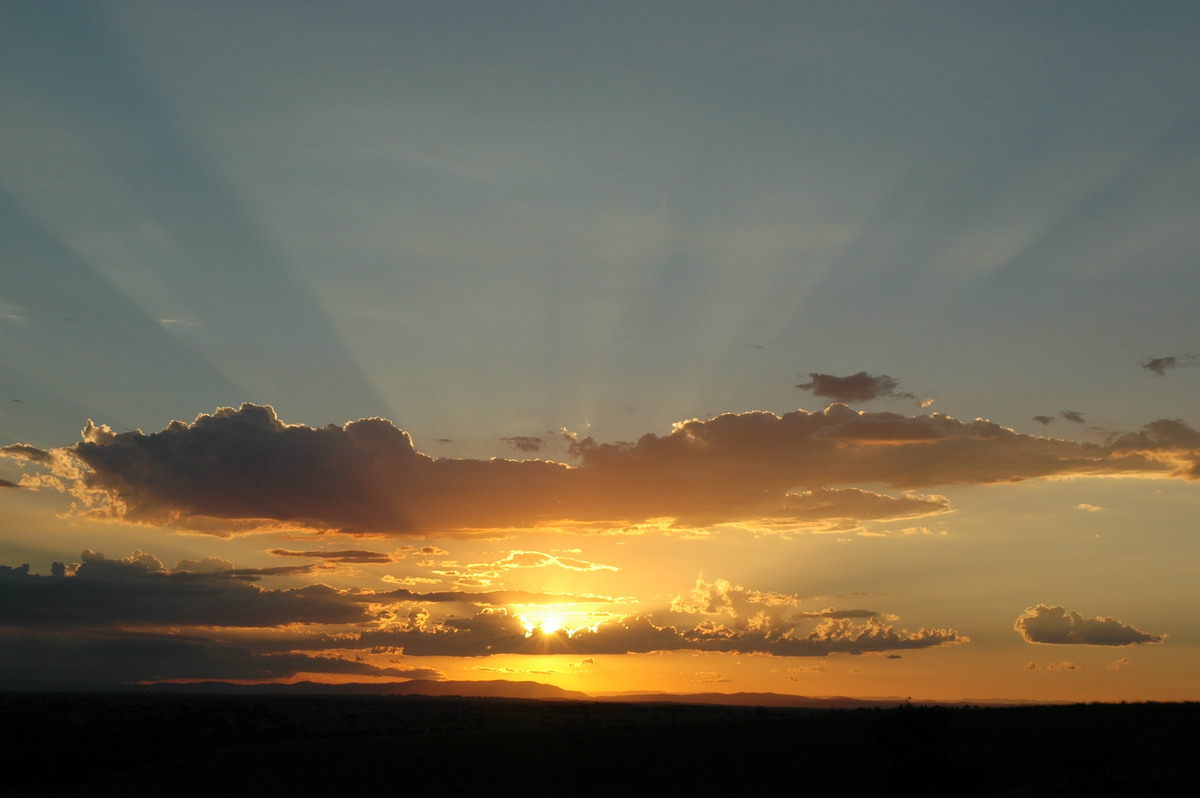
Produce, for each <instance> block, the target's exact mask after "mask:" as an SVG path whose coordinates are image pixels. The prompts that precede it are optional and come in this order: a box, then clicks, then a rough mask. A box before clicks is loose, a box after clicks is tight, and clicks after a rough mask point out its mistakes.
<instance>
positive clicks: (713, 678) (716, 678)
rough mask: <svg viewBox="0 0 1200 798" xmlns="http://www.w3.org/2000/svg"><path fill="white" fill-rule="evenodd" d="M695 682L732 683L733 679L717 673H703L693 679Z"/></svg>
mask: <svg viewBox="0 0 1200 798" xmlns="http://www.w3.org/2000/svg"><path fill="white" fill-rule="evenodd" d="M692 681H693V682H705V683H717V682H732V681H733V679H732V678H730V677H728V676H726V675H725V674H723V673H717V672H716V671H702V672H700V673H697V674H695V675H694V676H693V677H692Z"/></svg>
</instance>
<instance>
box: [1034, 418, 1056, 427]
mask: <svg viewBox="0 0 1200 798" xmlns="http://www.w3.org/2000/svg"><path fill="white" fill-rule="evenodd" d="M1033 420H1034V421H1036V422H1037V423H1039V424H1041V425H1043V426H1044V425H1046V424H1049V423H1051V422H1052V421H1054V416H1034V417H1033Z"/></svg>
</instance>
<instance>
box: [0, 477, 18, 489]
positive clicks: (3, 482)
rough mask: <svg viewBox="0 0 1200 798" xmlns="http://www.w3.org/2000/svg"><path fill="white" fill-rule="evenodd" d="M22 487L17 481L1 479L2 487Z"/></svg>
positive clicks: (0, 486) (0, 484)
mask: <svg viewBox="0 0 1200 798" xmlns="http://www.w3.org/2000/svg"><path fill="white" fill-rule="evenodd" d="M19 487H21V486H20V485H18V484H17V483H15V482H9V481H8V480H7V479H0V488H19Z"/></svg>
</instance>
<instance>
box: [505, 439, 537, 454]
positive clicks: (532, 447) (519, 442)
mask: <svg viewBox="0 0 1200 798" xmlns="http://www.w3.org/2000/svg"><path fill="white" fill-rule="evenodd" d="M500 440H502V441H504V442H505V443H507V444H509V445H511V446H513V447H514V448H516V449H518V450H520V451H522V452H538V451H541V449H542V447H543V446H545V441H543V440H542V439H541V438H539V437H538V436H536V435H514V436H511V437H508V438H501V439H500Z"/></svg>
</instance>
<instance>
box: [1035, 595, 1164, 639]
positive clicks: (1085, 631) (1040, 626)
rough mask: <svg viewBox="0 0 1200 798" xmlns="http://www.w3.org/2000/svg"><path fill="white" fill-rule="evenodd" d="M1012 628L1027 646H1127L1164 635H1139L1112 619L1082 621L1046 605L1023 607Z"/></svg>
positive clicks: (1137, 631)
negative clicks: (1034, 644)
mask: <svg viewBox="0 0 1200 798" xmlns="http://www.w3.org/2000/svg"><path fill="white" fill-rule="evenodd" d="M1013 628H1014V629H1015V630H1016V631H1017V632H1018V633H1020V635H1021V637H1022V638H1023V639H1024V640H1025V642H1026V643H1045V644H1050V645H1087V646H1130V645H1135V644H1138V643H1161V642H1162V641H1163V640H1165V639H1166V635H1153V634H1149V633H1147V632H1142V631H1140V630H1138V629H1135V628H1134V627H1132V626H1129V625H1127V624H1124V623H1122V622H1121V621H1118V620H1116V619H1114V618H1101V617H1097V618H1084V617H1083V616H1082V615H1080V614H1079V613H1078V612H1070V613H1068V612H1067V611H1066V610H1065V609H1063V608H1062V607H1057V606H1048V605H1046V604H1039V605H1037V606H1036V607H1028V608H1026V609H1025V612H1023V613H1021V615H1020V616H1019V617H1018V618H1017V620H1016V623H1014V624H1013Z"/></svg>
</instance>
